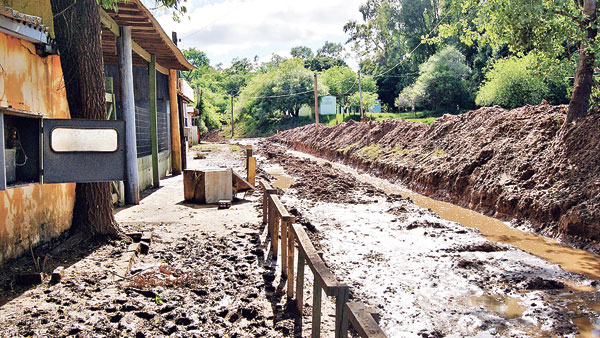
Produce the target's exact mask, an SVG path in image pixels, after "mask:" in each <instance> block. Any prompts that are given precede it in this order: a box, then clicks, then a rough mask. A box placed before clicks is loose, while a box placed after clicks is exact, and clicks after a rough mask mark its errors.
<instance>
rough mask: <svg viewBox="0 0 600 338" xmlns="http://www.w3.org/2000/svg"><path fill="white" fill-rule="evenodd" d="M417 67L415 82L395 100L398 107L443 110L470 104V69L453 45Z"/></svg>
mask: <svg viewBox="0 0 600 338" xmlns="http://www.w3.org/2000/svg"><path fill="white" fill-rule="evenodd" d="M419 68H420V73H419V77H418V78H417V80H416V82H415V83H414V84H412V85H410V86H408V87H405V88H404V90H402V92H401V93H400V95H399V96H398V98H397V99H396V105H397V106H398V107H400V108H404V109H409V108H419V109H427V110H433V111H445V112H454V111H458V110H459V108H460V107H463V108H469V107H471V105H472V104H471V102H472V94H471V93H472V90H471V88H470V82H469V77H470V76H471V69H470V68H469V66H468V65H467V64H466V63H465V57H464V55H462V54H461V53H460V52H459V51H458V50H457V49H456V48H455V47H452V46H449V47H446V48H444V49H443V50H441V51H440V52H438V53H436V54H434V55H433V56H431V57H430V58H429V60H427V62H425V63H423V64H422V65H421V66H420V67H419Z"/></svg>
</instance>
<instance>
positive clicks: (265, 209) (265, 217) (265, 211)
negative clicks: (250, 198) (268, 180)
mask: <svg viewBox="0 0 600 338" xmlns="http://www.w3.org/2000/svg"><path fill="white" fill-rule="evenodd" d="M260 183H261V185H262V183H263V181H260ZM268 204H269V199H268V198H267V190H266V189H265V188H264V186H263V203H262V207H263V210H262V211H263V221H262V222H263V224H267V206H268ZM269 230H271V229H269Z"/></svg>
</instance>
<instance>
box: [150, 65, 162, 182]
mask: <svg viewBox="0 0 600 338" xmlns="http://www.w3.org/2000/svg"><path fill="white" fill-rule="evenodd" d="M148 73H149V74H148V75H149V79H150V143H151V145H152V185H153V186H154V188H158V187H159V186H160V180H159V175H158V134H157V129H158V128H157V118H156V56H155V55H154V54H152V58H151V60H150V63H149V64H148Z"/></svg>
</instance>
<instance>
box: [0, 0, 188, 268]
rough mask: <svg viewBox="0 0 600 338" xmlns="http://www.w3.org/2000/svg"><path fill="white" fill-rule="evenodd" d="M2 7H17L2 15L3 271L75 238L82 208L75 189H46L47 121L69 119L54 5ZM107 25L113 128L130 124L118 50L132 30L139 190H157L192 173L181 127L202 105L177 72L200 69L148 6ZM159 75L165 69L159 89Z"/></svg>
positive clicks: (114, 15) (133, 0) (132, 7)
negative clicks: (33, 252)
mask: <svg viewBox="0 0 600 338" xmlns="http://www.w3.org/2000/svg"><path fill="white" fill-rule="evenodd" d="M3 3H4V4H7V5H10V6H11V7H5V6H0V65H2V67H1V69H0V125H1V127H0V135H2V137H3V138H4V142H3V144H2V146H1V147H0V150H1V151H0V154H3V155H2V156H0V163H4V165H3V167H4V168H0V171H1V172H0V264H2V263H3V262H5V261H6V260H8V259H11V258H15V257H17V256H19V255H20V254H22V253H23V252H25V251H26V250H29V248H30V247H35V246H37V245H39V244H40V243H43V242H47V241H48V240H50V239H51V238H54V237H57V236H59V235H60V234H61V233H63V232H64V231H65V230H68V229H69V228H70V226H71V221H72V214H73V205H74V199H75V184H74V183H60V184H42V183H47V181H45V180H44V169H46V168H43V165H42V163H43V160H44V159H43V157H42V155H41V154H42V149H41V148H43V145H42V143H43V142H42V141H41V136H40V132H41V130H42V126H43V124H44V123H43V121H49V120H48V119H57V118H62V119H68V118H70V113H69V107H68V104H67V99H66V93H65V89H64V83H63V78H62V69H61V64H60V57H59V55H58V54H57V52H56V51H55V50H54V47H53V44H52V43H51V41H52V36H53V27H52V12H51V10H50V3H49V0H39V1H7V0H4V1H3ZM23 13H28V14H23ZM101 17H102V24H103V29H102V49H103V57H104V64H105V83H106V84H107V95H106V98H107V119H116V120H120V119H122V96H123V95H124V94H123V93H122V92H121V85H120V82H121V81H120V78H119V76H120V72H119V68H118V65H119V62H118V60H119V57H118V54H117V45H116V43H117V36H118V35H120V32H121V28H120V27H124V26H128V27H131V37H132V45H133V52H134V53H133V55H132V61H133V84H132V85H133V89H134V97H135V130H136V133H135V134H136V135H135V136H136V147H135V148H136V149H137V157H138V159H137V173H138V177H139V181H138V182H136V186H138V187H139V190H143V189H146V188H148V187H150V186H153V185H157V184H158V180H159V179H161V178H163V177H165V176H166V175H168V174H169V173H170V172H171V171H172V169H173V168H174V166H175V167H178V170H181V169H182V166H184V165H185V156H182V154H181V152H182V151H181V149H185V143H184V142H182V139H183V128H182V125H183V121H184V119H185V115H186V108H185V104H187V103H189V102H190V100H193V95H192V96H191V97H186V96H185V95H184V93H182V91H181V90H180V88H179V87H180V81H178V80H179V79H178V76H177V71H185V70H190V69H192V68H193V66H192V65H190V64H189V63H188V62H187V60H186V59H185V57H184V56H183V54H182V53H181V51H180V50H179V49H178V48H177V46H176V44H175V43H174V42H173V41H172V40H171V38H169V36H167V34H166V33H165V32H164V31H163V30H162V28H161V27H160V25H159V24H158V22H157V21H156V19H155V18H154V17H153V16H152V15H151V14H150V12H149V11H148V9H146V8H145V7H144V6H143V5H142V3H141V2H140V1H139V0H129V1H127V2H119V9H118V11H116V12H113V11H106V12H105V11H101ZM43 23H44V24H46V25H43ZM151 67H155V68H156V73H155V82H152V78H154V76H150V75H151V72H150V70H149V69H153V68H151ZM153 83H155V86H156V87H155V90H154V89H153V88H152V84H153ZM153 98H155V100H156V101H155V102H154V104H152V101H151V100H152V99H153ZM152 107H156V108H155V109H156V114H153V113H152V110H151V109H152ZM154 117H155V119H154ZM152 124H155V126H156V135H154V136H155V137H153V135H152V133H151V129H152V128H151V125H152ZM182 145H183V147H182ZM184 154H185V153H184ZM181 162H183V164H182V163H181ZM154 163H157V165H154ZM107 165H109V166H110V163H108V164H107ZM64 169H65V170H66V171H68V170H69V169H70V168H64ZM115 170H116V169H115ZM122 190H123V189H122V184H119V183H118V182H115V192H116V195H117V198H116V199H119V200H123V191H122Z"/></svg>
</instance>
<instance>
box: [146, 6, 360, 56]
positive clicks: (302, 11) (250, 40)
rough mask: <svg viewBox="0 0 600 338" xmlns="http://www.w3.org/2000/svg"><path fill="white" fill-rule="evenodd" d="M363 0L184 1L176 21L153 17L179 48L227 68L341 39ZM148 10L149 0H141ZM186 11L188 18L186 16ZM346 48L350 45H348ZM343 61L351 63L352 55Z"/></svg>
mask: <svg viewBox="0 0 600 338" xmlns="http://www.w3.org/2000/svg"><path fill="white" fill-rule="evenodd" d="M364 1H365V0H302V1H299V0H187V1H186V2H184V3H183V4H184V5H185V6H187V9H188V13H187V14H186V16H185V17H184V18H183V19H182V20H181V22H180V23H177V22H175V21H173V18H172V15H171V14H170V13H169V12H166V11H164V10H160V9H159V10H153V14H154V16H155V17H156V18H157V19H158V21H159V23H160V24H161V26H162V27H163V29H164V30H165V32H166V33H167V34H169V36H170V35H171V32H172V31H176V32H177V34H178V37H179V39H180V40H181V41H180V42H179V47H180V48H181V49H185V48H189V47H196V48H197V49H199V50H201V51H203V52H205V53H206V54H207V56H208V58H209V59H210V61H211V65H213V66H215V65H217V64H219V63H222V64H223V66H225V67H227V66H228V65H230V64H231V60H232V59H233V58H235V57H239V58H245V57H246V58H248V59H250V60H251V61H252V60H253V59H254V57H255V56H257V55H258V57H259V60H260V62H262V61H268V60H270V59H271V55H272V54H273V53H276V54H279V55H281V56H285V57H289V56H290V54H289V52H290V49H291V48H292V47H295V46H308V47H310V48H312V49H313V52H316V50H317V49H318V48H320V47H322V46H323V44H324V43H325V41H329V42H336V43H342V44H345V42H346V40H347V39H348V35H347V34H346V33H344V30H343V27H344V25H345V24H346V23H347V22H348V21H350V20H352V19H354V20H358V21H360V20H361V19H362V17H361V14H360V12H359V11H358V8H359V6H360V4H361V3H362V2H364ZM144 3H145V4H146V6H147V7H148V8H150V9H152V8H154V7H156V6H155V5H154V1H153V0H144ZM188 16H189V17H190V18H188ZM347 50H348V51H349V48H347ZM346 62H347V63H348V64H349V65H350V66H351V67H353V68H355V67H356V65H357V60H354V59H353V58H352V57H349V58H348V59H347V60H346Z"/></svg>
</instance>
